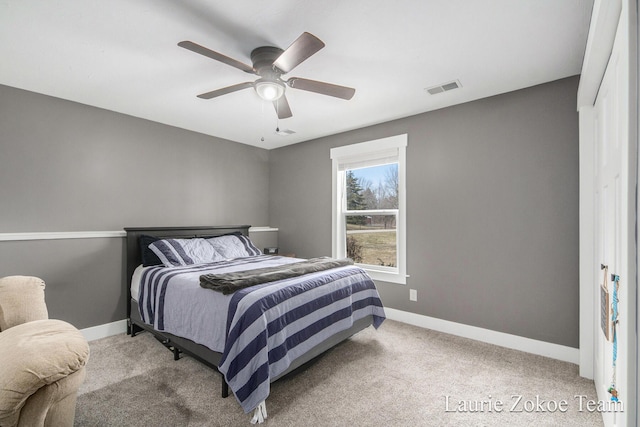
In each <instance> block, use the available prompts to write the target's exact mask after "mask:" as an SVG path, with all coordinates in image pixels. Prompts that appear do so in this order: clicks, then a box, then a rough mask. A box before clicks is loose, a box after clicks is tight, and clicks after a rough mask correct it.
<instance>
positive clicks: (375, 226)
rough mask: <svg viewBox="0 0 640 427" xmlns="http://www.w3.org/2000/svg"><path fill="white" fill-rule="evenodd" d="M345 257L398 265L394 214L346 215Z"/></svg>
mask: <svg viewBox="0 0 640 427" xmlns="http://www.w3.org/2000/svg"><path fill="white" fill-rule="evenodd" d="M345 223H346V239H347V242H346V247H347V257H349V258H351V259H352V260H353V261H354V262H357V263H360V264H369V265H379V266H385V267H397V266H398V254H397V243H396V216H395V215H376V214H373V215H347V217H346V221H345Z"/></svg>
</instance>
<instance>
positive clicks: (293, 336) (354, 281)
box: [138, 255, 385, 413]
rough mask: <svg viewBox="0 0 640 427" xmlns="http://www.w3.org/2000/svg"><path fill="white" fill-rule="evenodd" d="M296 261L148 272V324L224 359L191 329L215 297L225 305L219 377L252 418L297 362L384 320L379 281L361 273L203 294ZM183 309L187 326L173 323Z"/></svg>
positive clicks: (144, 297) (144, 300)
mask: <svg viewBox="0 0 640 427" xmlns="http://www.w3.org/2000/svg"><path fill="white" fill-rule="evenodd" d="M296 261H299V259H296V258H285V257H273V256H266V255H261V256H255V257H247V258H239V259H235V260H229V261H224V262H217V263H211V264H203V265H199V266H186V267H171V268H161V267H151V268H148V269H147V270H145V273H144V274H143V277H142V283H141V287H140V295H139V298H138V304H139V307H140V313H141V315H142V319H143V321H145V322H147V323H149V324H151V325H153V326H154V328H155V329H157V330H161V331H167V332H171V333H173V334H176V335H180V336H183V337H186V338H189V339H192V340H193V341H195V342H198V343H200V344H203V345H206V346H207V347H209V348H211V349H212V350H214V351H220V350H218V349H216V348H213V347H212V346H210V345H208V343H206V342H202V341H203V340H208V339H210V338H203V337H207V336H208V334H207V332H203V331H202V330H198V329H199V328H200V327H198V328H195V327H193V325H192V324H193V323H194V322H195V323H199V320H198V318H199V317H201V315H202V314H203V313H204V312H205V311H206V308H203V307H202V306H201V303H202V301H203V300H206V299H207V298H209V299H211V298H212V297H213V296H215V299H216V300H217V301H218V302H220V301H224V303H225V304H227V307H228V311H227V312H226V313H222V314H223V315H224V316H223V317H224V318H225V320H224V323H223V324H222V325H217V327H218V328H222V329H224V334H225V337H226V340H225V344H224V349H223V351H222V353H223V355H222V360H221V362H220V366H219V369H220V371H221V372H222V373H223V374H224V376H225V378H226V381H227V383H228V384H229V387H230V388H231V389H232V390H233V392H234V394H235V395H236V398H237V399H238V401H239V402H240V405H241V406H242V408H243V410H244V411H245V412H246V413H248V412H250V411H251V410H253V409H254V408H255V407H256V406H257V405H258V404H260V402H262V401H264V400H265V399H266V398H267V396H268V395H269V390H270V382H271V379H272V378H276V377H277V376H278V375H280V374H281V373H283V372H284V371H286V369H287V368H288V367H289V365H290V364H291V363H292V362H293V361H294V360H295V359H296V358H298V357H299V356H301V355H302V354H304V353H306V352H307V351H309V350H310V349H312V348H313V347H315V346H316V345H318V344H320V343H321V342H323V341H324V340H326V339H327V338H329V337H331V336H333V335H334V334H336V333H338V332H341V331H344V330H346V329H348V328H350V327H351V326H352V325H353V323H354V322H355V321H356V320H358V319H361V318H364V317H367V316H373V325H374V327H376V328H377V327H378V326H380V324H381V323H382V322H383V321H384V319H385V315H384V309H383V307H382V302H381V301H380V298H379V295H378V292H377V290H376V288H375V285H374V283H373V281H372V280H371V278H370V277H369V276H368V275H367V274H366V272H364V270H362V269H361V268H359V267H355V266H345V267H340V268H336V269H332V270H327V271H322V272H317V273H312V274H308V275H305V276H301V277H298V278H294V279H286V280H281V281H277V282H272V283H267V284H263V285H258V286H253V287H250V288H246V289H242V290H240V291H237V292H235V293H233V294H231V295H226V296H225V295H222V294H220V293H218V292H215V291H212V290H210V289H204V288H201V287H200V286H199V280H198V279H199V276H200V275H201V274H208V273H212V272H214V271H215V272H216V273H222V272H225V271H239V270H247V269H253V268H263V267H269V266H273V265H282V264H288V263H292V262H296ZM181 294H184V295H182V296H181ZM212 294H215V295H212ZM194 304H195V305H194ZM176 307H181V308H180V310H182V318H186V319H187V320H178V319H180V317H179V316H174V315H171V313H173V312H174V311H175V310H176ZM216 310H217V311H221V310H219V309H216ZM187 313H192V314H191V315H187ZM167 314H169V315H167ZM204 317H207V316H204ZM174 323H179V324H177V325H176V324H174ZM180 323H185V324H187V325H189V326H188V327H186V328H185V327H184V326H185V325H184V324H180ZM178 331H180V332H178ZM185 331H187V332H188V334H185ZM189 334H191V335H192V336H190V335H189Z"/></svg>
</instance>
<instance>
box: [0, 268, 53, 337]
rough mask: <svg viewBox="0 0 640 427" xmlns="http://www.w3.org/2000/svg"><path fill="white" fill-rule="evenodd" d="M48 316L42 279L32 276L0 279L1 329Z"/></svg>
mask: <svg viewBox="0 0 640 427" xmlns="http://www.w3.org/2000/svg"><path fill="white" fill-rule="evenodd" d="M48 317H49V313H48V312H47V305H46V304H45V302H44V281H43V280H42V279H39V278H37V277H31V276H7V277H3V278H1V279H0V331H4V330H6V329H9V328H11V327H12V326H16V325H19V324H21V323H25V322H30V321H32V320H41V319H47V318H48Z"/></svg>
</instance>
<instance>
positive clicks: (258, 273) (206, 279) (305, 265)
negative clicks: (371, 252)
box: [200, 257, 353, 295]
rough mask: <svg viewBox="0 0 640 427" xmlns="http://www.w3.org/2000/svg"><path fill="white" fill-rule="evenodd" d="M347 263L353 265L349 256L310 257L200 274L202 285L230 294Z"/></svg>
mask: <svg viewBox="0 0 640 427" xmlns="http://www.w3.org/2000/svg"><path fill="white" fill-rule="evenodd" d="M345 265H353V261H352V260H351V259H349V258H343V259H335V258H329V257H320V258H309V259H308V260H305V261H300V262H294V263H291V264H285V265H278V266H275V267H265V268H257V269H255V270H243V271H237V272H233V273H222V274H203V275H202V276H200V286H202V287H203V288H208V289H213V290H214V291H218V292H222V293H223V294H224V295H228V294H231V293H234V292H235V291H237V290H240V289H243V288H248V287H249V286H255V285H259V284H261V283H267V282H275V281H276V280H283V279H290V278H292V277H298V276H302V275H305V274H309V273H315V272H317V271H323V270H330V269H332V268H337V267H343V266H345Z"/></svg>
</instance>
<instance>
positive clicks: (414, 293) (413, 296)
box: [409, 289, 418, 301]
mask: <svg viewBox="0 0 640 427" xmlns="http://www.w3.org/2000/svg"><path fill="white" fill-rule="evenodd" d="M409 301H418V291H417V290H416V289H409Z"/></svg>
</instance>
